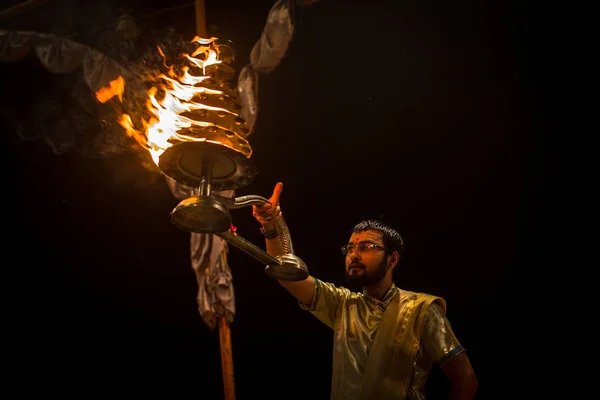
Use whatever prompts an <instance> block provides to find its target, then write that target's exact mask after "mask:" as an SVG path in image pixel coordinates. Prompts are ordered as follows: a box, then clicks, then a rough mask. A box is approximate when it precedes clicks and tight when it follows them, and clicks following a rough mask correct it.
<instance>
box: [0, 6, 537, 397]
mask: <svg viewBox="0 0 600 400" xmlns="http://www.w3.org/2000/svg"><path fill="white" fill-rule="evenodd" d="M70 3H73V2H67V1H54V2H48V3H47V4H46V5H44V6H42V8H41V9H45V10H47V11H48V10H53V11H52V12H50V11H48V15H51V16H52V15H56V12H57V10H60V11H61V15H62V16H61V18H62V19H63V20H68V21H69V22H70V23H71V24H72V25H71V26H70V27H65V26H63V25H60V24H59V23H57V24H56V25H48V23H49V22H48V21H51V17H50V18H48V19H47V20H46V25H43V24H42V25H40V23H39V21H38V20H35V19H32V20H31V21H34V22H31V23H30V25H28V23H29V20H28V18H27V15H24V16H22V17H20V18H19V20H18V21H17V22H15V23H14V25H11V22H10V21H8V22H7V21H0V29H14V28H15V27H18V28H19V29H31V30H42V29H46V30H47V32H49V31H53V32H55V31H57V30H59V31H61V30H60V29H62V31H61V32H64V31H66V32H78V31H82V30H87V29H89V28H92V27H95V26H98V23H99V22H102V21H99V20H100V17H98V20H94V19H93V18H92V17H89V15H90V12H89V9H86V10H88V13H87V14H86V13H84V12H83V11H84V8H85V7H84V6H79V7H81V9H75V8H72V7H74V6H70V5H69V4H70ZM114 3H115V4H116V2H114ZM127 3H130V4H131V11H132V13H133V15H134V16H139V15H146V14H148V13H150V12H152V11H154V10H157V9H159V8H161V6H159V5H158V3H160V2H147V1H145V2H142V1H130V2H127ZM153 3H157V4H156V5H155V4H153ZM179 3H181V4H184V3H185V2H184V1H180V2H179ZM238 3H239V4H238ZM515 3H517V2H506V1H485V2H482V1H474V0H473V1H471V0H462V1H457V2H443V1H437V0H432V1H428V2H423V1H405V2H401V1H371V2H365V1H363V2H358V1H346V2H333V1H327V0H322V1H320V2H319V3H317V4H315V5H313V6H311V7H307V8H304V9H298V10H297V18H298V23H297V26H296V32H295V35H294V39H293V41H292V43H291V46H290V48H289V50H288V52H287V54H286V57H285V58H284V60H283V61H282V63H281V64H280V65H279V66H278V68H277V69H276V70H275V71H274V72H272V73H271V74H269V75H261V76H260V90H259V101H260V113H259V117H258V122H257V125H256V128H255V131H254V133H253V134H252V136H250V144H251V146H252V148H253V151H254V154H253V156H252V158H253V160H254V162H255V164H256V165H257V167H258V169H259V171H260V172H259V174H258V176H257V177H256V179H255V180H254V181H253V182H252V183H251V184H250V185H249V186H247V187H245V188H243V189H240V191H239V192H238V195H243V194H258V195H262V196H265V197H269V196H270V194H271V191H272V188H273V186H274V185H275V183H276V182H277V181H282V182H283V183H284V190H283V194H282V198H281V203H282V209H283V211H284V214H285V217H286V220H287V222H288V225H289V227H290V230H291V233H292V239H293V242H294V247H295V251H296V254H297V255H298V256H300V257H301V258H302V259H303V260H304V261H305V262H306V263H307V264H308V267H309V270H310V271H311V273H312V274H313V275H315V276H316V277H318V278H321V279H323V280H326V281H331V282H334V283H337V284H343V282H344V280H343V279H344V278H343V259H342V256H341V254H340V253H339V247H340V246H341V245H342V244H344V243H345V241H346V240H347V237H348V231H349V229H350V228H351V227H352V225H353V224H355V223H356V222H358V221H360V220H362V219H366V218H383V219H385V220H386V221H388V222H390V223H392V224H393V225H394V226H396V227H397V229H398V230H399V231H400V233H401V234H402V235H403V237H404V239H405V244H406V251H405V255H404V257H403V259H402V261H401V264H400V267H399V268H400V271H399V272H400V273H399V274H398V275H397V277H396V283H397V284H398V285H399V286H400V287H402V288H405V289H408V290H417V291H424V292H428V293H432V294H437V295H440V296H442V297H444V298H445V299H446V301H447V303H448V317H449V319H450V321H451V323H452V324H453V327H454V330H455V333H456V334H457V336H458V338H459V340H461V342H462V343H463V344H464V346H465V347H466V348H467V351H468V353H469V355H470V357H471V361H472V363H473V365H474V368H475V370H476V371H477V373H478V375H479V379H480V396H479V398H481V399H492V398H514V397H511V396H509V395H508V394H509V393H511V392H512V390H514V389H513V387H512V384H513V380H512V379H513V378H512V377H514V374H515V373H516V374H519V373H520V372H519V371H517V372H515V371H513V372H511V373H510V374H508V373H507V369H509V368H511V366H512V365H513V364H512V363H511V362H510V361H509V360H507V357H509V356H508V354H509V353H511V352H515V351H516V350H515V349H519V346H520V345H521V344H520V343H522V342H521V340H522V338H521V337H519V336H518V333H517V330H516V329H515V328H514V326H515V325H516V324H517V321H519V322H522V321H521V315H520V313H519V311H518V310H519V302H518V301H517V300H516V296H518V295H519V294H522V293H523V288H524V282H525V279H524V278H525V275H526V274H527V272H528V268H529V267H530V266H531V265H532V263H534V262H535V260H537V257H538V251H539V245H540V241H541V239H540V234H542V233H544V232H542V229H541V227H540V224H539V223H540V219H541V217H542V204H543V202H542V200H543V199H542V192H541V189H542V182H543V178H544V171H545V168H546V165H545V164H544V157H545V154H544V140H545V136H544V135H545V134H546V131H545V130H544V129H545V126H546V125H545V124H546V123H547V122H546V121H547V117H548V116H547V114H546V113H545V111H546V109H545V104H544V103H543V102H542V100H543V98H542V95H541V93H542V92H541V91H540V87H541V86H540V81H541V79H542V75H541V73H540V72H539V71H540V70H539V69H538V68H537V67H538V66H539V64H540V61H539V58H538V56H539V55H540V54H539V53H540V52H541V49H542V48H543V45H542V44H541V43H542V42H540V41H539V40H540V39H541V37H542V35H541V32H540V29H541V25H535V24H534V23H533V21H532V15H533V8H532V7H533V6H531V5H530V4H529V3H527V2H519V4H520V6H517V5H515ZM108 4H110V2H109V3H108ZM121 4H123V2H121ZM173 4H177V2H173ZM271 5H272V2H271V1H264V0H261V1H256V2H255V1H252V2H250V1H245V2H244V1H242V2H240V1H237V2H236V1H233V0H227V1H224V0H217V1H211V0H206V7H207V19H208V24H209V25H211V26H212V29H215V28H216V31H214V33H215V35H216V36H220V37H227V38H229V39H231V40H232V41H233V43H234V45H235V50H236V52H237V59H236V64H237V65H236V68H241V66H242V65H243V64H245V62H246V61H247V60H248V54H249V51H250V49H251V47H252V45H253V44H254V43H255V42H256V40H258V38H259V35H260V33H261V31H262V28H263V25H264V21H265V18H266V15H267V13H268V11H269V9H270V7H271ZM61 7H62V8H61ZM69 7H71V8H69ZM192 11H193V8H191V7H188V8H183V9H180V10H177V11H174V12H171V13H167V14H165V15H163V16H161V17H151V18H146V19H144V20H143V21H144V22H143V24H144V25H143V26H149V25H152V24H155V26H159V25H164V26H173V27H175V28H176V29H177V30H178V31H179V32H181V33H182V34H189V35H193V29H194V18H193V13H192ZM78 15H79V16H81V17H80V18H77V16H78ZM32 18H33V17H32ZM36 21H37V22H36ZM36 24H38V25H36ZM59 25H60V26H59ZM42 26H43V27H42ZM49 26H50V27H49ZM2 67H3V68H4V69H5V71H6V72H5V73H3V81H2V85H3V86H2V87H3V95H2V106H3V108H5V109H6V108H7V107H28V104H31V103H28V102H26V101H24V102H22V103H19V104H18V105H15V104H14V103H15V102H17V101H23V100H19V99H22V98H23V93H27V94H28V95H27V96H26V97H31V96H46V97H50V98H51V97H52V92H48V88H49V87H51V85H49V84H48V82H51V81H52V80H53V79H58V77H57V76H55V75H53V74H51V73H49V72H47V71H45V70H43V69H42V68H41V67H39V66H37V65H35V63H27V64H26V65H25V63H24V64H19V63H16V64H10V65H8V64H4V65H2ZM31 71H33V72H34V74H33V75H27V73H28V72H31ZM11 93H21V95H20V96H21V97H19V96H15V97H13V96H12V95H11ZM23 109H24V110H27V111H26V112H27V113H30V114H31V115H35V114H37V113H38V111H39V110H36V109H35V107H30V108H29V109H27V108H23ZM3 121H4V123H3V130H4V132H3V137H4V140H5V147H6V148H7V154H6V155H5V157H4V158H3V163H4V168H3V169H4V173H6V174H7V177H8V179H6V180H5V182H7V183H8V185H7V186H5V192H4V193H5V195H4V197H5V200H6V201H8V204H6V203H5V204H6V205H5V214H6V215H8V218H7V219H6V220H8V221H10V224H9V225H8V226H7V225H6V224H5V225H4V231H5V235H6V239H4V243H5V246H6V249H5V251H4V253H5V254H6V255H10V257H8V256H7V257H6V258H5V260H6V261H5V262H4V263H3V264H4V265H3V266H4V269H5V271H7V272H9V274H10V277H11V278H10V279H9V280H6V281H4V286H5V288H6V289H7V290H5V293H7V294H9V299H8V300H7V301H8V302H9V303H6V302H5V304H10V307H9V315H8V316H9V321H10V323H9V326H10V332H11V337H12V338H13V342H14V346H13V351H14V352H15V355H16V356H17V357H15V363H14V371H16V372H17V377H18V378H16V379H18V380H19V381H21V380H22V382H23V384H25V385H26V386H25V388H26V390H32V391H35V390H41V387H43V390H44V392H45V393H56V394H64V395H67V394H79V398H81V397H86V395H85V394H86V393H99V392H105V391H106V392H107V393H129V394H136V393H137V394H140V395H141V394H146V393H149V394H152V393H156V392H157V391H160V390H167V392H166V393H170V394H169V395H168V396H167V397H168V398H183V394H184V393H188V392H190V393H191V394H189V395H188V396H192V397H194V398H200V399H211V398H214V399H218V398H222V392H221V391H222V384H221V369H220V355H219V340H218V333H217V332H216V331H211V330H210V329H209V328H208V327H207V326H206V325H205V324H204V322H203V321H202V320H201V318H200V316H199V314H198V312H197V308H196V293H197V286H196V280H195V277H194V274H193V271H192V269H191V267H190V260H189V234H188V233H187V232H184V231H182V230H180V229H178V228H176V227H175V226H174V225H173V224H172V223H171V222H170V220H169V212H170V211H171V210H172V209H173V208H174V207H175V206H176V205H177V202H178V201H177V200H176V199H175V198H174V197H173V196H172V195H171V193H170V192H169V190H168V188H167V186H166V184H165V183H164V179H162V177H160V176H156V175H153V174H151V173H149V172H148V171H146V170H145V169H144V168H142V167H141V166H140V165H139V162H138V160H137V159H135V158H134V157H132V156H131V155H129V154H122V155H116V156H111V157H107V158H94V157H86V156H83V155H81V154H78V153H77V152H68V153H67V154H63V155H57V154H54V153H53V152H52V150H51V148H50V146H48V145H47V144H46V143H44V142H42V141H37V140H34V141H24V140H21V139H19V138H18V137H17V135H16V133H15V132H14V131H13V130H11V129H9V128H8V126H9V124H8V123H7V122H6V120H5V119H3ZM232 216H233V219H234V224H235V225H236V226H237V228H238V233H240V235H241V236H243V237H244V238H246V239H248V240H250V241H252V242H254V243H256V244H259V245H261V246H262V245H263V242H262V240H261V236H260V233H259V225H258V223H257V222H256V221H254V219H253V218H252V216H251V210H250V209H249V208H247V209H241V210H234V211H232ZM229 264H230V267H231V270H232V273H233V277H234V287H235V295H236V307H237V315H236V318H235V321H234V323H233V324H232V327H231V338H232V342H233V357H234V368H235V374H236V392H237V395H238V398H239V399H248V398H250V397H254V396H258V397H260V398H263V399H275V398H307V397H309V396H310V397H311V398H314V399H326V398H328V395H329V381H330V370H331V343H332V334H331V331H330V330H329V329H328V328H327V327H325V326H324V325H322V324H321V323H320V322H319V321H318V320H317V319H316V318H314V317H312V316H311V315H309V314H308V313H306V312H304V311H302V310H300V309H299V308H298V307H297V306H296V303H295V300H294V299H293V298H292V297H291V296H289V295H288V294H287V293H286V292H285V291H284V290H283V289H282V288H281V287H280V286H279V285H278V284H277V283H276V282H274V281H272V280H271V279H270V278H268V277H267V276H266V275H265V274H264V272H263V266H262V265H261V264H260V263H259V262H258V261H256V260H254V259H253V258H251V257H250V256H248V255H246V254H245V253H243V252H241V251H240V250H238V249H236V248H232V249H231V251H230V258H229ZM13 276H14V278H13ZM512 368H514V366H513V367H512ZM430 386H431V389H430V392H431V398H433V399H435V398H442V397H441V393H442V392H443V388H444V381H443V378H442V377H441V376H440V375H438V374H436V373H434V374H433V375H432V382H431V385H430ZM117 390H118V391H119V392H117ZM194 393H196V394H194Z"/></svg>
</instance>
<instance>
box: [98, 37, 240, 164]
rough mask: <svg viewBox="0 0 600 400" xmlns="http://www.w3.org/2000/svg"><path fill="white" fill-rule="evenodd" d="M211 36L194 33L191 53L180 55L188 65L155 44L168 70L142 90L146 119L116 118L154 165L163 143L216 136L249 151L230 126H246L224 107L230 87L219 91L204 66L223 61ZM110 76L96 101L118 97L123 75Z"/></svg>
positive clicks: (166, 145)
mask: <svg viewBox="0 0 600 400" xmlns="http://www.w3.org/2000/svg"><path fill="white" fill-rule="evenodd" d="M215 40H217V38H214V37H212V38H210V39H203V38H200V37H198V36H197V37H195V38H194V39H193V40H192V41H191V42H190V43H198V45H199V46H198V47H197V48H196V50H195V51H193V52H192V54H191V55H189V54H182V55H181V56H182V59H183V61H184V62H189V65H184V66H179V68H176V67H175V66H173V65H171V66H169V65H167V59H166V56H165V53H164V52H163V50H162V49H161V48H160V47H158V52H159V54H160V55H161V56H162V58H163V64H164V66H165V67H166V68H167V69H168V72H166V73H161V74H158V75H157V76H156V79H155V81H158V84H156V85H155V86H153V87H152V88H150V90H148V98H147V101H146V107H147V109H148V110H149V111H150V114H151V117H150V118H149V120H148V121H146V120H143V119H142V121H141V124H142V127H135V126H134V123H133V121H132V118H131V116H130V115H128V114H122V115H121V116H120V118H119V124H120V125H121V126H122V127H123V128H124V129H125V132H126V134H127V135H128V136H130V137H132V138H134V139H135V140H136V141H137V142H138V143H139V144H140V145H142V146H143V147H145V148H146V149H147V150H148V151H149V152H150V154H151V156H152V159H153V160H154V162H155V163H156V164H157V165H158V160H159V157H160V155H161V154H162V153H163V152H164V151H165V150H166V149H168V148H169V147H171V146H173V144H176V143H178V142H184V141H206V140H208V141H215V140H216V141H217V142H218V143H220V144H223V145H226V146H229V147H232V148H235V149H239V148H242V149H245V150H243V151H244V153H245V154H246V155H247V156H249V153H250V151H251V150H250V147H249V145H248V143H247V141H246V140H245V139H244V138H243V137H242V136H240V134H239V133H237V132H236V131H235V129H239V128H238V127H239V126H246V125H245V121H243V120H242V119H241V118H239V115H238V114H237V113H235V112H234V111H232V110H230V108H236V107H232V104H234V103H235V100H236V98H233V97H232V95H231V94H232V93H231V91H230V93H229V95H228V94H227V93H226V92H225V90H226V89H225V86H223V84H222V83H220V82H216V81H215V80H214V79H211V78H212V77H211V76H210V74H209V75H207V74H206V72H207V67H209V66H211V65H217V64H220V63H222V62H223V61H222V60H220V59H219V47H218V46H214V42H215ZM175 71H180V72H175ZM113 82H115V83H114V84H113ZM113 82H111V83H110V87H109V88H102V89H101V90H99V91H98V92H97V93H96V97H97V98H98V100H99V101H101V102H103V103H104V102H106V101H108V100H109V99H110V98H112V97H113V96H115V95H117V96H118V98H119V100H121V101H122V96H121V95H122V93H123V90H124V85H125V81H124V79H123V78H122V77H119V79H117V80H115V81H113ZM207 83H208V84H207ZM208 86H210V87H208ZM221 88H223V90H220V89H221ZM200 100H205V101H204V102H201V101H200ZM207 103H210V104H212V105H209V104H207ZM220 105H222V107H221V106H220ZM237 108H238V109H239V107H237ZM227 115H229V117H227ZM198 117H201V118H198ZM232 121H233V122H232ZM233 128H235V129H233Z"/></svg>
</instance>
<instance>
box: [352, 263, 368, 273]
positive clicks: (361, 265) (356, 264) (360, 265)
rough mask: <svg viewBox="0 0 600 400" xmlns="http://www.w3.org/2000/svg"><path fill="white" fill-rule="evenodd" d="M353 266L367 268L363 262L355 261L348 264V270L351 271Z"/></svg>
mask: <svg viewBox="0 0 600 400" xmlns="http://www.w3.org/2000/svg"><path fill="white" fill-rule="evenodd" d="M352 268H360V269H367V268H366V267H365V266H364V265H363V264H361V263H359V262H353V263H352V264H350V265H348V271H350V270H351V269H352Z"/></svg>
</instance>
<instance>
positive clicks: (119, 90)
mask: <svg viewBox="0 0 600 400" xmlns="http://www.w3.org/2000/svg"><path fill="white" fill-rule="evenodd" d="M124 91H125V79H123V77H122V76H119V77H118V78H117V79H115V80H113V81H110V83H109V86H108V87H103V88H100V90H98V91H97V92H96V98H97V99H98V101H99V102H100V103H106V102H107V101H108V100H110V99H111V98H112V97H114V96H117V97H119V100H121V101H123V92H124Z"/></svg>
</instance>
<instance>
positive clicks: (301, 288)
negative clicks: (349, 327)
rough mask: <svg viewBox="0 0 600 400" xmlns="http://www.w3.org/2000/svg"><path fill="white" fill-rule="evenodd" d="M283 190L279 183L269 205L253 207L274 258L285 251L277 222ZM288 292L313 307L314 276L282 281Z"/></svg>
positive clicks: (268, 249) (254, 214) (267, 246)
mask: <svg viewBox="0 0 600 400" xmlns="http://www.w3.org/2000/svg"><path fill="white" fill-rule="evenodd" d="M282 190H283V183H281V182H278V183H277V185H275V189H274V190H273V195H272V196H271V198H270V199H269V203H268V204H265V205H263V206H252V215H253V216H254V218H256V220H257V221H258V222H259V223H260V224H261V226H262V228H261V230H262V232H263V235H264V236H265V242H266V249H267V253H269V254H270V255H272V256H273V257H277V256H280V255H282V254H283V249H282V247H281V243H280V241H279V238H278V236H279V233H278V232H277V229H276V226H275V222H276V221H277V220H279V219H280V218H281V215H282V214H281V207H280V206H279V197H280V196H281V191H282ZM279 283H280V284H281V286H283V287H284V288H285V289H286V290H287V291H288V292H290V293H291V294H292V295H293V296H294V297H295V298H296V299H298V301H299V302H300V303H302V304H304V305H305V306H307V307H311V306H312V304H311V303H312V300H313V296H314V294H315V279H314V278H313V277H312V276H309V277H308V278H306V279H304V280H302V281H282V280H279Z"/></svg>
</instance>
